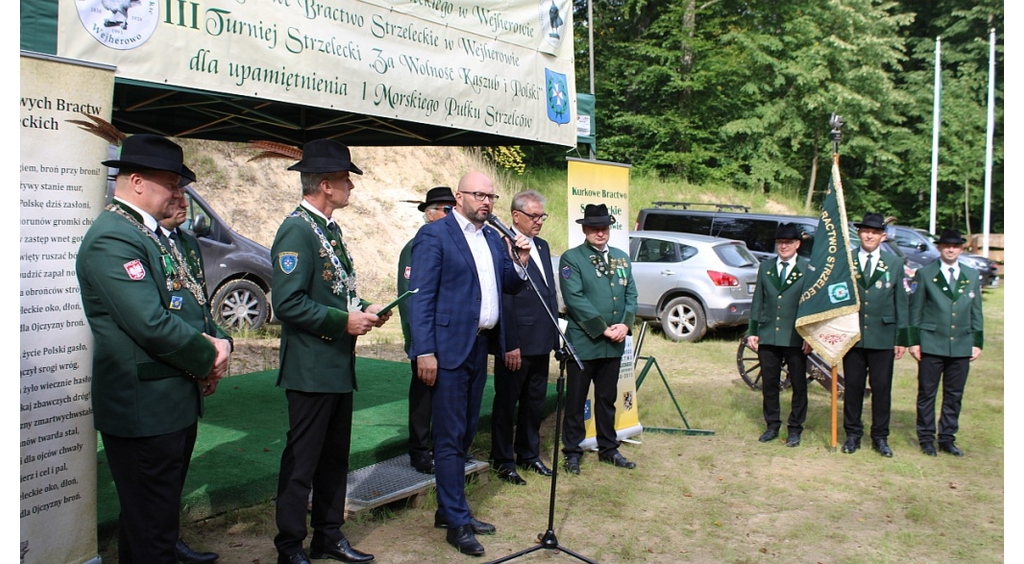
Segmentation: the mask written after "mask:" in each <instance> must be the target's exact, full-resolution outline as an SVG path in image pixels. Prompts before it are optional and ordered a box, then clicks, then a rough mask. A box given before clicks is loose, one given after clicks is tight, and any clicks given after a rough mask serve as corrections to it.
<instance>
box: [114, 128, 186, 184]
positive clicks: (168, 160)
mask: <svg viewBox="0 0 1024 564" xmlns="http://www.w3.org/2000/svg"><path fill="white" fill-rule="evenodd" d="M183 160H184V157H183V155H182V150H181V146H180V145H178V144H177V143H175V142H174V141H171V140H170V139H168V138H166V137H163V136H160V135H152V134H149V133H140V134H138V135H132V136H131V137H126V138H125V140H124V141H122V142H121V149H120V150H119V151H118V154H117V158H116V159H113V160H109V161H103V163H102V164H103V165H105V166H109V167H116V168H118V169H122V168H127V169H136V170H137V169H142V170H165V171H167V172H173V173H175V174H180V175H183V176H184V175H185V173H186V171H187V172H188V173H190V174H191V173H192V171H191V170H188V169H187V168H185V164H184V162H183ZM192 180H195V174H192Z"/></svg>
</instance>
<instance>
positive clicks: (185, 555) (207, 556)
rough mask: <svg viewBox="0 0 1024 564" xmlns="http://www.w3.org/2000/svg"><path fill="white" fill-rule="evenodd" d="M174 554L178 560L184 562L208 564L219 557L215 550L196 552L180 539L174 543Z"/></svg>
mask: <svg viewBox="0 0 1024 564" xmlns="http://www.w3.org/2000/svg"><path fill="white" fill-rule="evenodd" d="M174 555H175V556H177V557H178V562H184V563H185V564H210V563H211V562H216V561H217V559H218V558H220V555H219V554H217V553H216V552H196V551H194V550H192V549H191V548H189V546H188V545H187V544H185V541H183V540H181V539H178V542H177V543H175V545H174Z"/></svg>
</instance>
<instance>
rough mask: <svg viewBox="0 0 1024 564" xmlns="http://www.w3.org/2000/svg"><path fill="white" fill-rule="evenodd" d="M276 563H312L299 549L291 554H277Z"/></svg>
mask: <svg viewBox="0 0 1024 564" xmlns="http://www.w3.org/2000/svg"><path fill="white" fill-rule="evenodd" d="M277 564H313V563H312V562H310V561H309V558H308V557H307V556H306V553H305V552H302V551H301V550H300V551H298V552H295V553H293V554H280V553H279V554H278V555H277Z"/></svg>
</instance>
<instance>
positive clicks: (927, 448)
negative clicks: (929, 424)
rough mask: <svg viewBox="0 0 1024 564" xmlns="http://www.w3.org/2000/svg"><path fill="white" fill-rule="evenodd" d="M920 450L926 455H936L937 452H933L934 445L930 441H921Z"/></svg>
mask: <svg viewBox="0 0 1024 564" xmlns="http://www.w3.org/2000/svg"><path fill="white" fill-rule="evenodd" d="M921 452H923V453H925V454H927V455H928V456H938V454H936V452H935V445H933V444H931V443H921Z"/></svg>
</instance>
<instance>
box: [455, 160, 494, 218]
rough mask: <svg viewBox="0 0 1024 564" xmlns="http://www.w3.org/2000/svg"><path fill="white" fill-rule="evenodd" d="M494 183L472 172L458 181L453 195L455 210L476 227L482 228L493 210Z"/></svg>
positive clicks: (480, 173) (480, 174)
mask: <svg viewBox="0 0 1024 564" xmlns="http://www.w3.org/2000/svg"><path fill="white" fill-rule="evenodd" d="M497 199H498V196H497V195H496V194H495V193H494V183H493V182H491V179H490V178H488V177H487V175H486V174H484V173H482V172H479V171H473V172H470V173H468V174H466V175H465V176H463V177H462V179H461V180H459V189H458V192H456V193H455V210H456V211H457V212H459V213H460V214H462V217H465V218H466V219H468V220H469V221H470V223H472V224H473V225H476V226H477V227H481V226H483V224H484V222H485V221H487V216H489V215H491V211H492V210H493V209H494V200H497Z"/></svg>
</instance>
